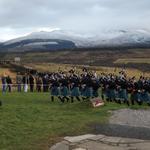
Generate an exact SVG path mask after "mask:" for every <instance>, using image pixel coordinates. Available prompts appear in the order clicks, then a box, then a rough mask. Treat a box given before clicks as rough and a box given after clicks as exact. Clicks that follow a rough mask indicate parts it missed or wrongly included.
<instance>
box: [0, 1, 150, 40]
mask: <svg viewBox="0 0 150 150" xmlns="http://www.w3.org/2000/svg"><path fill="white" fill-rule="evenodd" d="M126 28H129V29H150V0H0V40H7V39H11V38H14V37H17V36H20V35H26V34H28V33H30V32H35V31H40V30H46V31H51V30H53V29H63V30H71V31H74V32H77V33H83V34H88V33H90V34H98V33H100V32H101V31H103V30H112V29H126Z"/></svg>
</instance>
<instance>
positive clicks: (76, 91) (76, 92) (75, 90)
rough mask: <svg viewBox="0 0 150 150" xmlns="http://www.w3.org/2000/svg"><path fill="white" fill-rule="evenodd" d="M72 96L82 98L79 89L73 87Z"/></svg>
mask: <svg viewBox="0 0 150 150" xmlns="http://www.w3.org/2000/svg"><path fill="white" fill-rule="evenodd" d="M71 96H80V90H79V87H73V89H72V90H71Z"/></svg>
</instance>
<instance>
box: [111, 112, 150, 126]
mask: <svg viewBox="0 0 150 150" xmlns="http://www.w3.org/2000/svg"><path fill="white" fill-rule="evenodd" d="M109 123H110V124H118V125H127V126H134V127H145V128H150V110H132V109H121V110H117V111H114V112H113V115H112V117H111V118H110V120H109Z"/></svg>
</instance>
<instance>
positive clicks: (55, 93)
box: [51, 86, 60, 96]
mask: <svg viewBox="0 0 150 150" xmlns="http://www.w3.org/2000/svg"><path fill="white" fill-rule="evenodd" d="M51 95H52V96H59V95H60V88H59V87H57V86H54V87H52V88H51Z"/></svg>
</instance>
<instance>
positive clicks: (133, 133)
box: [50, 109, 150, 150]
mask: <svg viewBox="0 0 150 150" xmlns="http://www.w3.org/2000/svg"><path fill="white" fill-rule="evenodd" d="M95 132H96V134H87V135H81V136H76V137H65V138H64V140H63V141H62V142H60V143H57V144H56V145H54V146H52V147H51V148H50V150H149V149H150V110H131V109H121V110H117V111H114V112H112V116H111V118H110V120H109V124H105V125H95Z"/></svg>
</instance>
